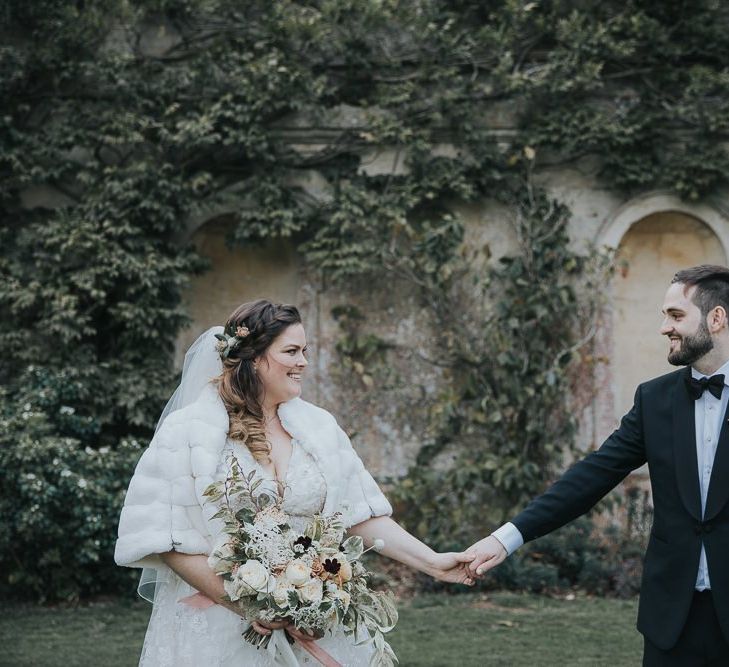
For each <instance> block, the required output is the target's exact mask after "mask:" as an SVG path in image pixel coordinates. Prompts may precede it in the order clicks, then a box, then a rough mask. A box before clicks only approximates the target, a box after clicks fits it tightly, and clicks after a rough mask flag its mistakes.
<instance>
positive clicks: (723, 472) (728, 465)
mask: <svg viewBox="0 0 729 667" xmlns="http://www.w3.org/2000/svg"><path fill="white" fill-rule="evenodd" d="M724 391H729V388H727V387H724ZM727 414H729V409H728V410H727ZM727 414H725V415H724V416H723V417H722V424H721V431H720V432H719V442H718V443H717V446H716V455H715V456H714V465H713V467H712V470H711V481H710V482H709V491H708V494H707V496H706V511H705V512H704V521H709V520H710V519H713V518H714V517H715V516H716V515H717V514H718V513H719V512H720V511H721V509H722V507H724V505H726V503H727V500H729V424H728V423H727Z"/></svg>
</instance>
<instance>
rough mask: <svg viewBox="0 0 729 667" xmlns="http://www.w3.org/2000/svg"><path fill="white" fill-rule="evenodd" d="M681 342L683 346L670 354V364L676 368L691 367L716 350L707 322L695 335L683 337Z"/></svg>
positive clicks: (703, 323) (701, 325) (702, 324)
mask: <svg viewBox="0 0 729 667" xmlns="http://www.w3.org/2000/svg"><path fill="white" fill-rule="evenodd" d="M680 341H681V346H680V347H679V348H678V349H677V350H675V351H671V352H669V353H668V363H669V364H672V365H674V366H690V365H691V364H693V363H694V362H695V361H696V360H698V359H701V357H703V356H704V355H705V354H706V353H707V352H711V350H713V349H714V341H712V340H711V334H710V333H709V327H708V326H707V325H706V322H701V324H700V325H699V330H698V331H697V332H696V333H695V334H691V335H690V336H681V337H680Z"/></svg>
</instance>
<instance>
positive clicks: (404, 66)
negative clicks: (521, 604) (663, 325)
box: [0, 0, 729, 595]
mask: <svg viewBox="0 0 729 667" xmlns="http://www.w3.org/2000/svg"><path fill="white" fill-rule="evenodd" d="M726 19H727V9H726V7H725V5H724V4H723V3H721V2H719V0H699V1H698V2H691V3H689V2H687V1H686V0H669V1H663V0H652V1H649V0H643V1H638V0H632V1H631V0H629V1H628V2H613V1H608V2H595V1H591V0H587V1H585V0H551V1H547V0H544V1H541V2H529V3H522V2H514V1H512V0H501V1H490V2H482V1H476V0H451V1H449V2H446V1H445V0H410V1H405V0H402V1H398V0H378V1H376V0H371V1H370V0H367V1H365V2H362V1H361V0H318V1H312V2H296V1H293V0H282V1H281V2H274V3H271V2H264V1H262V0H251V1H250V2H245V3H240V2H233V1H232V0H204V1H195V2H193V1H192V0H85V1H84V2H76V1H74V2H71V1H70V0H39V1H37V2H32V3H28V2H25V1H23V0H8V1H7V2H6V3H5V4H4V6H3V9H2V10H0V21H2V25H1V28H0V29H1V30H2V35H3V39H2V46H0V99H1V100H2V103H1V104H2V109H1V113H0V149H1V150H0V184H1V187H0V218H1V219H2V229H0V276H2V281H3V289H2V291H1V292H0V344H1V345H2V347H3V350H4V354H3V357H4V362H3V365H2V368H0V383H1V384H2V387H3V391H4V394H3V408H2V409H3V415H4V417H3V418H4V419H5V420H6V421H5V422H4V423H5V424H7V428H5V429H3V433H2V434H0V447H2V450H1V451H2V452H3V456H8V457H10V458H8V459H7V464H8V465H11V464H12V465H13V466H19V468H18V470H17V473H18V475H22V474H37V471H36V470H35V467H34V466H37V465H39V463H38V461H37V460H35V462H33V463H31V462H30V459H28V460H27V462H26V463H21V462H22V461H24V460H26V459H24V458H23V457H22V456H18V455H17V452H16V451H15V450H16V449H17V448H18V447H20V446H21V444H20V443H21V442H22V443H26V444H23V445H22V446H23V447H26V446H27V447H31V446H32V447H34V448H37V447H40V448H41V449H43V448H48V449H49V451H52V450H54V448H56V447H62V448H67V449H77V450H84V448H86V447H90V448H91V449H92V450H93V451H100V448H102V447H110V448H112V449H113V448H116V447H117V446H118V443H120V442H122V441H123V442H129V440H128V438H130V437H131V438H139V439H140V440H143V439H144V438H145V437H147V436H148V435H149V434H150V432H151V429H152V427H153V424H154V421H155V419H156V416H157V414H158V413H159V409H160V407H161V405H162V402H163V400H164V398H165V396H166V394H167V392H169V390H170V388H171V386H172V382H173V379H174V378H173V370H172V368H171V355H172V349H173V342H174V340H175V337H176V335H177V333H178V331H179V330H180V328H181V327H182V326H183V324H184V323H185V321H186V314H185V312H184V309H183V308H182V306H181V295H182V294H183V292H184V289H185V286H186V284H187V281H188V279H189V277H190V276H191V275H193V274H194V273H196V272H197V271H200V270H203V269H204V262H203V261H202V260H201V259H200V258H199V257H198V256H196V254H195V253H194V251H193V250H192V249H191V248H190V247H188V246H187V245H186V243H185V242H184V239H185V238H186V237H187V230H188V227H189V225H190V224H191V221H192V220H195V219H199V218H200V217H208V218H212V217H216V216H225V217H227V218H228V219H231V220H234V221H235V222H236V230H235V233H234V239H233V240H234V241H236V242H239V243H253V242H256V241H257V240H260V239H262V238H265V237H292V238H293V239H294V241H295V243H296V245H297V247H298V248H299V250H300V252H301V254H302V256H303V257H304V258H305V259H306V261H308V262H309V263H310V265H312V266H316V267H317V268H319V269H320V270H321V272H322V274H324V275H326V276H327V278H328V279H329V280H335V279H336V280H343V281H347V280H350V279H352V278H353V277H361V276H367V275H371V274H373V273H374V274H379V275H381V274H383V272H384V273H386V274H387V275H392V276H400V277H406V278H408V279H409V280H410V281H411V282H412V284H413V285H415V286H416V287H417V288H418V289H419V290H420V294H421V296H422V298H423V303H424V304H426V305H428V306H429V307H430V309H431V312H432V315H433V323H434V326H436V327H437V329H438V331H440V332H441V335H442V343H443V345H444V348H443V349H445V350H447V354H446V355H445V358H446V359H447V363H448V364H449V374H450V375H449V377H450V379H451V380H452V384H451V385H450V386H449V390H448V392H446V394H444V396H443V400H442V401H441V402H440V404H439V411H438V413H437V414H435V415H434V421H433V430H432V433H431V435H430V438H429V441H428V443H427V446H426V448H425V449H424V450H423V453H422V455H421V457H420V459H419V468H421V472H420V473H418V474H415V473H414V474H413V475H411V476H410V477H409V481H408V480H406V482H407V484H409V485H410V486H406V487H405V488H406V491H405V492H404V495H403V497H404V498H406V499H408V498H409V499H410V500H411V501H413V502H414V503H415V504H418V503H420V502H421V501H422V500H423V499H424V498H425V499H427V498H434V497H439V498H440V495H439V494H435V495H434V493H433V489H434V488H437V485H438V484H441V485H442V486H443V489H444V492H445V491H446V490H451V491H452V492H453V494H452V495H453V497H455V498H457V499H458V500H459V502H460V501H465V500H466V499H469V501H473V502H478V501H479V499H480V498H482V496H483V494H485V493H487V492H486V491H485V490H484V489H486V488H487V487H490V488H493V489H495V490H496V491H498V492H499V493H503V494H504V496H503V497H504V498H505V499H506V500H505V501H504V502H505V505H511V504H514V503H518V502H520V501H521V500H523V498H524V497H525V496H526V495H528V494H530V493H532V492H533V491H534V490H535V489H537V488H539V486H540V485H541V484H543V483H544V481H545V480H546V479H548V478H549V475H550V474H551V472H550V471H551V467H552V466H553V465H555V464H558V463H559V462H561V456H562V453H563V451H565V450H568V449H569V448H570V447H571V443H572V440H573V423H572V420H571V419H570V418H569V408H568V402H567V401H568V396H569V368H570V364H569V362H570V360H572V359H573V357H574V355H573V354H572V353H573V352H575V351H576V350H578V349H579V343H580V340H581V336H583V334H584V331H583V330H581V329H580V326H575V323H579V322H580V321H582V320H581V319H580V314H581V312H582V311H581V310H580V309H581V307H582V306H581V302H580V299H579V295H578V293H577V292H576V291H575V285H576V284H577V283H578V282H579V281H581V280H583V276H584V275H586V274H585V271H586V270H587V267H588V266H591V264H590V262H589V261H588V260H586V259H584V258H580V257H578V256H576V255H575V254H574V252H573V251H572V250H571V248H570V246H569V243H568V238H567V234H566V231H565V223H566V221H567V219H568V216H569V213H568V211H567V210H566V209H565V208H564V206H563V205H562V204H559V203H551V202H550V200H549V197H547V196H546V195H545V193H544V192H542V191H540V190H539V188H538V187H537V186H536V185H535V179H534V177H533V175H532V174H533V173H536V172H538V170H539V168H540V167H543V166H551V165H555V164H564V163H569V162H571V161H574V160H576V159H579V158H581V157H583V156H585V155H591V156H594V157H595V158H596V159H597V160H598V161H599V164H600V179H601V183H602V184H603V185H604V187H607V188H619V189H623V190H625V191H627V192H637V191H639V190H642V189H646V188H668V189H671V190H673V191H675V192H677V193H679V194H680V195H682V196H684V197H687V198H693V199H698V198H701V197H703V196H705V195H706V194H709V193H710V192H712V191H713V190H715V189H716V188H718V187H720V186H724V185H726V174H727V173H729V170H728V169H727V167H729V165H728V164H727V151H726V150H725V147H724V144H723V143H722V141H723V140H724V138H725V135H726V132H727V123H729V114H728V113H727V111H729V109H728V108H727V107H728V106H729V95H728V94H727V93H728V90H727V88H728V86H729V74H727V62H729V36H728V34H727V32H726V31H725V30H724V29H723V26H724V25H725V24H726ZM504 116H506V118H507V121H508V122H507V123H506V124H507V125H508V129H507V130H503V128H501V129H500V128H499V127H498V126H499V121H500V119H503V118H504ZM501 124H502V125H503V123H501ZM383 150H386V151H387V154H388V155H392V156H394V158H393V164H392V165H391V168H387V169H376V168H374V167H370V166H369V163H370V162H371V160H372V158H373V156H376V155H377V154H378V152H380V151H383ZM315 177H316V178H315ZM317 178H318V179H320V182H321V184H322V185H321V187H320V188H319V190H320V191H319V192H317V193H313V191H312V189H311V188H307V187H305V185H306V183H309V182H311V181H312V179H314V180H316V179H317ZM314 194H316V196H314ZM486 198H490V199H495V200H497V201H499V202H500V203H502V204H504V205H505V206H507V207H508V208H509V209H510V210H511V211H512V213H513V216H512V217H513V224H514V225H515V229H517V231H519V233H520V234H522V243H521V246H520V248H521V251H520V255H519V256H516V257H513V258H510V259H508V260H507V261H505V262H504V263H502V264H500V265H498V266H497V267H496V268H494V269H484V275H483V278H485V283H484V284H480V283H479V284H478V285H476V288H475V292H473V291H471V292H468V291H464V289H463V281H464V277H465V276H466V275H467V274H468V266H464V262H463V257H462V256H461V254H460V253H461V250H462V240H463V227H462V223H461V221H460V220H459V219H458V217H457V215H456V214H455V213H454V211H453V203H454V202H456V201H459V202H464V201H465V202H473V201H482V200H484V199H486ZM575 224H579V221H575ZM474 294H481V295H486V296H488V297H489V299H490V300H491V302H492V303H493V304H494V306H493V308H492V309H491V310H490V311H489V312H488V313H485V311H483V310H481V309H480V308H478V307H475V308H473V309H471V310H470V311H469V304H471V305H474V303H476V302H474ZM464 299H465V300H466V301H464ZM469 299H470V301H469ZM459 307H460V308H461V309H463V308H465V309H466V311H467V312H472V313H473V314H474V315H473V317H472V318H471V319H470V320H469V321H464V320H463V318H454V317H452V315H453V313H455V312H457V310H458V308H459ZM485 314H488V315H489V317H490V319H489V320H488V321H487V325H486V326H485V327H483V328H482V329H481V330H479V329H478V327H477V326H476V325H479V324H481V323H482V322H480V321H479V320H478V317H481V316H484V315H485ZM583 314H584V313H583ZM464 331H468V332H469V336H470V337H469V338H467V339H465V340H467V341H469V342H470V341H475V344H474V346H473V349H470V348H469V344H470V343H469V344H466V343H465V342H463V340H461V341H460V342H459V339H458V335H459V334H462V333H463V332H464ZM525 378H526V379H528V380H529V381H528V384H527V388H528V390H525V391H523V392H522V391H519V390H518V388H517V387H518V386H519V385H522V386H523V384H524V380H525ZM23 415H26V417H24V416H23ZM27 415H34V416H33V418H30V417H27ZM38 415H42V418H41V417H38ZM41 424H42V427H41V426H40V425H41ZM474 434H475V435H474ZM21 435H22V437H21ZM481 436H483V440H479V442H481V443H482V444H481V445H480V446H479V448H477V449H473V441H474V439H478V438H481ZM469 437H470V438H471V439H470V440H469ZM469 442H470V444H467V443H469ZM27 443H31V444H27ZM452 446H455V447H456V448H457V449H458V448H459V447H460V450H459V452H460V453H459V454H457V455H456V457H455V460H456V461H457V462H458V464H457V466H456V467H455V468H451V469H450V471H449V472H448V473H447V475H446V477H443V475H442V474H441V472H442V470H441V472H438V470H439V469H438V468H437V467H435V468H431V467H430V464H431V462H432V461H431V459H433V458H434V459H436V460H437V459H438V456H437V454H438V453H439V452H444V451H447V450H448V447H452ZM467 446H468V447H471V449H465V448H466V447H467ZM133 449H134V448H133V447H132V448H131V450H133ZM129 450H130V448H129V447H127V448H126V450H125V451H129ZM84 451H85V450H84ZM133 456H134V453H133V452H132V453H130V454H128V458H127V461H128V464H127V465H131V461H132V459H133ZM441 458H442V457H441ZM78 465H80V466H82V465H86V464H85V463H81V462H79V463H78ZM88 465H92V464H91V463H89V464H88ZM94 465H95V464H94ZM115 465H116V464H115ZM53 479H54V478H48V479H47V480H46V482H45V483H46V484H48V485H50V486H53V485H54V484H55V482H54V481H53ZM444 480H447V484H445V482H444ZM434 485H435V486H434ZM53 488H55V487H53ZM408 489H409V490H408ZM415 490H418V493H417V494H416V493H415ZM2 493H3V494H5V495H6V496H7V494H8V493H9V491H6V490H5V487H4V488H3V492H2ZM487 495H488V494H487ZM18 502H27V501H20V500H19V501H18ZM451 505H452V506H453V512H455V511H456V509H457V508H456V507H455V504H454V503H451ZM423 507H424V508H425V509H424V510H423V511H424V512H426V514H424V515H423V516H421V519H422V520H423V521H424V522H425V523H426V524H427V523H428V517H429V516H430V517H432V515H428V514H427V512H432V505H430V506H429V505H428V504H427V503H423ZM428 507H431V509H428ZM38 511H40V510H38ZM451 516H453V515H451ZM30 525H31V524H29V523H27V522H26V523H19V522H18V523H13V524H12V526H11V527H10V528H8V529H7V530H5V531H4V532H3V533H2V534H1V535H2V543H0V569H2V571H3V572H18V571H29V570H32V569H33V566H32V565H30V564H29V563H28V562H27V561H23V560H22V559H21V561H17V559H16V560H13V559H12V558H11V557H10V556H9V553H10V552H9V548H10V547H9V546H8V545H12V546H13V549H14V553H20V554H23V553H27V550H26V548H25V546H23V545H26V544H31V543H32V542H33V540H34V534H33V530H32V529H30V528H29V526H30ZM447 526H448V522H447V521H444V522H442V524H439V527H438V529H437V531H436V532H437V534H438V535H440V536H441V537H443V538H444V539H445V538H448V539H451V538H452V539H456V537H457V536H455V535H452V534H451V535H449V534H448V529H447ZM431 532H432V531H431ZM110 544H111V538H109V539H108V540H107V542H106V543H104V544H103V545H102V546H100V547H99V549H100V551H99V554H100V555H99V559H100V560H99V563H100V564H99V570H98V572H99V576H100V577H101V576H104V573H106V572H108V569H106V570H105V569H104V568H105V567H106V568H108V562H109V551H108V550H109V547H110ZM72 547H73V545H72V544H69V549H71V548H72ZM67 561H68V556H67V555H65V556H59V557H58V559H57V560H56V561H53V562H54V564H55V565H56V566H59V567H60V566H61V565H62V564H63V563H67ZM13 576H14V575H13ZM68 577H69V581H71V582H72V585H71V586H67V587H66V588H64V589H63V591H64V593H63V594H64V595H67V594H69V593H68V591H69V590H75V591H76V592H82V591H88V590H92V589H91V588H90V587H89V586H88V584H87V583H83V582H81V581H79V580H77V579H74V578H73V575H72V574H70V573H69V574H68ZM17 581H19V579H18V578H17V577H16V578H15V579H13V580H12V581H11V584H12V585H13V586H16V590H20V588H22V587H23V586H25V589H24V590H28V589H29V588H32V587H33V586H35V584H32V583H31V584H29V583H27V582H26V583H24V584H22V585H16V584H15V583H13V582H17ZM7 583H8V582H7V581H6V582H5V584H3V585H7ZM59 590H60V589H59Z"/></svg>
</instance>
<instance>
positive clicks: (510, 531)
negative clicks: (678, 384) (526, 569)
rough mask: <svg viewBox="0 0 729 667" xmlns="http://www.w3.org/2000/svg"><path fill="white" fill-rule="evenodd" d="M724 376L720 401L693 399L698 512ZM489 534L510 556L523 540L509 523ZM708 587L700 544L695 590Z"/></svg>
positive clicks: (727, 399) (723, 404) (728, 393)
mask: <svg viewBox="0 0 729 667" xmlns="http://www.w3.org/2000/svg"><path fill="white" fill-rule="evenodd" d="M722 374H723V375H724V387H725V388H724V391H722V392H721V398H720V399H719V398H716V397H715V396H714V395H713V394H712V393H711V392H709V391H708V390H706V391H705V392H704V393H703V394H702V395H701V398H699V399H697V400H696V402H695V405H694V422H695V425H696V460H697V461H698V464H699V489H700V490H701V513H702V515H703V513H704V512H705V511H706V497H707V494H708V492H709V480H711V470H712V468H713V467H714V457H715V456H716V446H717V445H718V443H719V433H720V431H721V425H722V421H723V419H722V417H723V415H724V414H725V413H726V409H727V404H729V390H727V389H726V387H729V361H727V362H726V363H725V364H724V365H723V366H722V367H721V368H719V369H717V370H716V371H715V372H714V373H712V375H722ZM691 375H692V376H693V377H694V378H696V379H700V378H704V377H707V376H706V375H703V374H702V373H699V372H698V371H697V370H696V369H695V368H692V369H691ZM492 535H493V536H494V537H495V538H496V539H497V540H498V541H499V542H501V544H503V545H504V549H506V553H507V554H509V555H511V554H512V553H514V552H515V551H516V550H517V549H518V548H519V547H520V546H521V545H522V544H524V538H523V537H522V535H521V533H520V532H519V529H518V528H517V527H516V526H515V525H514V524H513V523H511V522H509V523H505V524H504V525H503V526H501V527H500V528H498V529H497V530H495V531H494V532H493V533H492ZM710 588H711V582H710V581H709V568H708V566H707V563H706V549H705V548H704V545H703V544H702V545H701V557H700V558H699V571H698V573H697V575H696V590H698V591H704V590H708V589H710Z"/></svg>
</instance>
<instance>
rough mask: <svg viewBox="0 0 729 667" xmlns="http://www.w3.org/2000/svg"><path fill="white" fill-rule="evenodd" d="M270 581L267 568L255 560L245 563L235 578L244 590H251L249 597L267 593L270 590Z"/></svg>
mask: <svg viewBox="0 0 729 667" xmlns="http://www.w3.org/2000/svg"><path fill="white" fill-rule="evenodd" d="M269 579H270V575H269V574H268V570H267V569H266V567H265V566H264V565H263V563H261V562H260V561H258V560H255V559H251V560H249V561H246V562H245V563H243V564H242V565H241V566H240V567H239V568H238V571H237V572H236V573H235V576H234V577H233V580H234V581H235V582H236V583H237V584H238V585H240V587H241V589H242V590H244V591H245V587H246V586H247V587H248V588H249V589H250V592H249V593H248V594H249V595H253V593H265V592H266V591H267V590H268V588H269Z"/></svg>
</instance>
